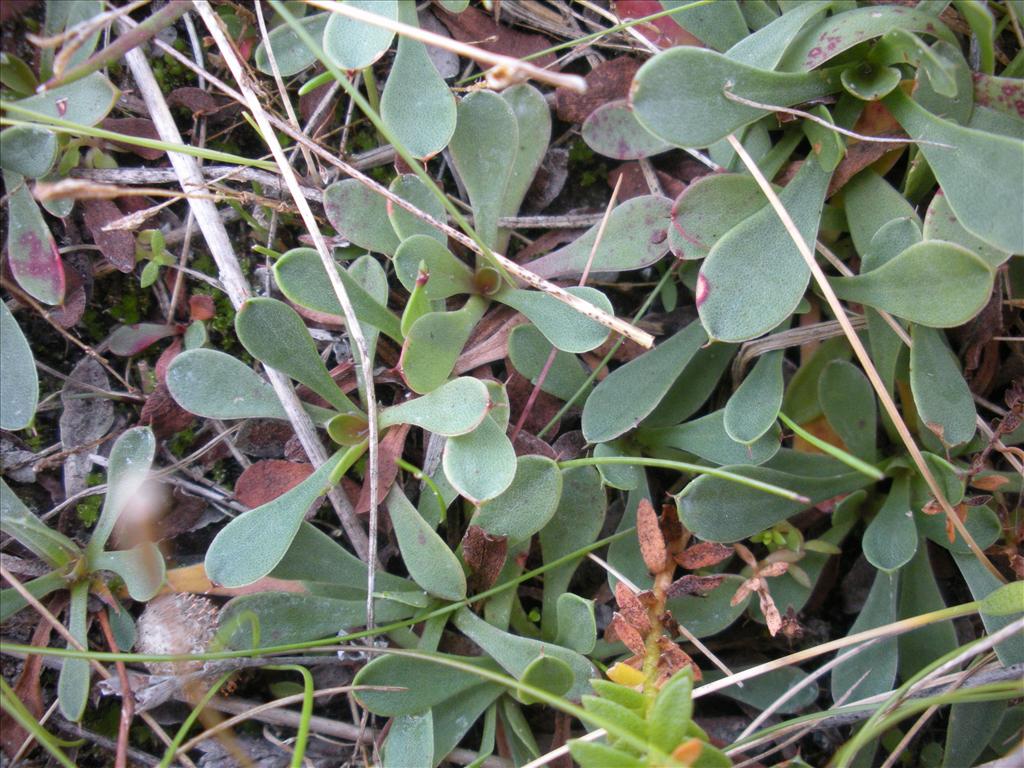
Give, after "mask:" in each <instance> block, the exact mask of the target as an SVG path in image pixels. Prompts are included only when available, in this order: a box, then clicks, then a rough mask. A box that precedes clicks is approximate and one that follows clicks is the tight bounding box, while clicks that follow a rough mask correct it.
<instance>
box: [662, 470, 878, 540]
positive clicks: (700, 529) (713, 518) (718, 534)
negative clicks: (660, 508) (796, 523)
mask: <svg viewBox="0 0 1024 768" xmlns="http://www.w3.org/2000/svg"><path fill="white" fill-rule="evenodd" d="M801 461H802V462H808V461H809V459H802V460H801ZM772 463H773V464H774V463H775V462H774V461H773V462H772ZM833 464H835V465H838V466H835V468H834V469H832V470H831V472H830V474H827V475H826V474H817V475H810V474H806V475H797V474H792V473H791V472H789V471H780V470H779V469H775V468H773V467H769V466H760V467H751V466H736V467H724V469H727V470H729V471H730V472H733V473H735V474H738V475H742V476H743V477H749V478H752V479H755V480H761V481H763V482H766V483H771V484H772V485H777V486H780V487H782V488H786V489H787V490H790V491H795V492H796V493H800V494H803V495H805V496H807V497H808V498H810V499H811V503H812V504H813V503H817V502H819V501H823V500H825V499H830V498H832V497H833V496H838V495H839V494H841V493H849V492H850V491H855V490H857V489H858V488H863V487H864V486H866V485H868V484H869V483H870V482H871V481H870V479H869V478H867V477H865V476H864V475H862V474H860V473H859V472H852V473H851V472H847V471H845V470H846V467H844V466H843V465H841V464H839V463H838V462H833ZM676 504H677V505H678V507H679V517H680V519H681V520H682V521H683V524H684V525H686V527H687V528H689V529H690V530H691V531H692V532H693V534H694V535H695V536H698V537H699V538H701V539H704V540H705V541H721V542H733V541H739V540H740V539H745V538H748V537H750V536H753V535H754V534H755V533H758V532H759V531H763V530H764V529H765V528H771V527H772V526H773V525H775V524H776V523H779V522H782V521H783V520H785V519H786V518H788V517H791V516H793V515H795V514H796V513H797V512H801V511H802V510H804V509H807V507H808V506H809V505H808V504H801V503H800V502H796V501H788V500H787V499H783V498H781V497H779V496H770V495H768V494H766V493H764V492H763V491H759V490H757V489H754V488H749V487H747V486H745V485H739V484H737V483H734V482H731V481H729V480H723V479H721V478H717V477H712V476H710V475H702V476H701V477H698V478H697V479H696V480H694V481H692V482H691V483H690V484H689V485H687V486H686V487H685V488H684V489H683V491H682V492H681V493H680V494H679V495H678V496H676Z"/></svg>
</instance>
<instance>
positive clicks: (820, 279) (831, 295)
mask: <svg viewBox="0 0 1024 768" xmlns="http://www.w3.org/2000/svg"><path fill="white" fill-rule="evenodd" d="M726 138H727V140H728V141H729V144H730V146H731V147H732V148H733V151H735V152H736V154H737V155H739V157H740V159H741V160H742V161H743V164H744V165H745V166H746V167H747V170H748V171H749V172H750V174H751V175H752V176H753V177H754V180H755V181H757V184H758V186H759V187H760V188H761V191H762V192H763V193H764V195H765V197H767V198H768V202H769V203H770V204H771V206H772V209H773V210H774V211H775V213H776V215H778V217H779V219H780V221H781V222H782V224H783V226H784V227H785V228H786V232H788V233H789V236H790V239H792V241H793V244H794V245H795V246H796V248H797V250H798V251H799V252H800V255H801V256H802V257H803V259H804V262H805V263H806V265H807V267H808V269H810V271H811V274H812V275H814V281H815V282H816V283H817V284H818V288H819V289H820V290H821V292H822V295H824V297H825V300H826V301H827V302H828V305H829V307H830V308H831V309H832V313H833V314H834V315H835V317H836V320H838V321H839V324H840V325H841V326H842V328H843V333H845V334H846V338H847V340H848V341H849V342H850V346H851V347H852V348H853V352H854V354H855V355H856V356H857V359H858V360H859V361H860V364H861V367H862V368H863V369H864V373H865V374H867V377H868V379H869V380H870V381H871V386H872V387H874V390H875V393H876V394H877V395H878V399H879V400H880V401H881V403H882V407H883V408H885V411H886V413H887V414H888V415H889V418H890V419H891V420H892V423H893V425H894V426H895V427H896V431H897V432H898V433H899V436H900V438H901V439H902V440H903V443H904V445H905V446H906V448H907V451H909V453H910V456H911V458H912V459H913V461H914V465H915V466H916V467H917V470H918V472H920V473H921V476H922V477H923V478H924V480H925V482H926V483H927V484H928V489H929V490H930V491H931V493H932V496H934V497H935V500H936V501H938V502H939V505H940V506H941V507H942V509H943V511H944V512H945V513H946V518H947V519H948V520H949V521H950V522H951V523H952V524H953V526H954V527H955V528H956V530H957V533H959V534H960V536H962V537H963V540H964V541H965V542H966V544H967V546H968V547H970V550H971V552H973V553H974V556H975V557H976V558H978V561H979V562H980V563H981V564H982V565H984V566H985V568H986V569H988V571H989V572H990V573H991V574H992V575H993V576H995V577H996V578H997V579H998V580H999V582H1000V583H1005V582H1006V579H1005V578H1004V577H1003V575H1002V574H1001V573H1000V572H999V570H998V569H997V568H996V567H995V566H994V565H993V564H992V562H991V561H990V560H989V559H988V557H986V556H985V553H984V552H983V551H982V550H981V547H979V546H978V542H976V541H975V540H974V537H973V536H971V534H970V532H969V531H968V530H967V528H966V527H965V526H964V524H963V522H962V521H961V520H960V517H959V516H958V515H957V514H956V512H955V511H954V509H953V507H952V506H951V505H950V503H949V501H948V500H947V499H946V495H945V493H943V491H942V489H941V488H940V487H939V484H938V483H937V482H936V481H935V476H934V475H933V474H932V472H931V469H929V467H928V465H927V464H926V463H925V460H924V456H922V455H921V449H920V448H918V447H917V443H916V442H914V438H913V436H912V435H911V434H910V430H909V429H907V425H906V423H905V422H904V421H903V417H902V416H900V412H899V409H897V407H896V403H895V402H893V399H892V397H891V396H890V395H889V391H888V390H887V389H886V388H885V384H884V383H883V382H882V379H881V377H880V376H879V375H878V370H877V369H876V368H875V365H874V363H873V362H872V361H871V356H870V355H869V354H868V351H867V350H866V349H865V348H864V344H863V343H862V342H861V340H860V337H859V336H858V335H857V332H856V331H855V330H854V328H853V325H852V324H851V323H850V319H849V318H848V317H847V316H846V309H845V308H844V307H843V305H842V303H840V301H839V297H838V296H836V293H835V291H834V290H832V286H831V285H830V284H829V282H828V278H827V277H825V273H824V272H823V271H822V269H821V267H820V266H819V264H818V262H817V261H816V260H815V258H814V254H813V253H811V249H810V248H808V247H807V243H806V242H804V239H803V237H802V236H801V234H800V230H798V229H797V227H796V224H794V223H793V219H792V217H791V216H790V215H789V211H787V210H786V207H785V206H784V205H783V204H782V201H781V200H779V196H778V195H777V194H775V190H774V189H772V185H771V184H770V183H769V182H768V180H767V179H766V178H765V177H764V174H763V173H761V169H760V168H759V167H758V166H757V163H755V162H754V160H753V159H752V158H751V157H750V154H749V153H748V152H747V150H746V148H745V147H744V146H743V144H742V143H740V141H739V140H738V139H737V138H736V136H735V135H734V134H731V133H730V134H729V135H728V136H727V137H726Z"/></svg>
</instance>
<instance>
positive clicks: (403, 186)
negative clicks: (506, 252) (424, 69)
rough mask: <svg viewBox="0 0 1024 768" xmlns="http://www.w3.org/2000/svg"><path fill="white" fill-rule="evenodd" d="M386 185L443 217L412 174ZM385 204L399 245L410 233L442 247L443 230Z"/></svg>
mask: <svg viewBox="0 0 1024 768" xmlns="http://www.w3.org/2000/svg"><path fill="white" fill-rule="evenodd" d="M431 66H433V65H431ZM389 82H390V81H389ZM452 104H453V107H452V108H453V109H454V102H452ZM453 125H454V123H453ZM388 189H390V190H391V191H392V192H394V193H395V194H396V195H398V196H399V197H400V198H402V199H403V200H406V201H408V202H410V203H412V204H413V205H415V206H416V207H417V208H419V209H420V210H421V211H423V212H424V213H428V214H430V216H431V217H432V218H434V219H436V220H437V221H440V222H444V221H445V219H446V217H447V213H446V211H445V209H444V204H443V203H442V202H441V201H440V200H438V199H437V196H436V195H435V194H434V192H433V190H431V189H430V188H429V187H428V186H427V185H426V184H424V183H423V181H422V179H420V177H419V176H417V175H416V174H413V173H404V174H402V175H401V176H396V177H395V178H394V180H393V181H392V182H391V184H390V186H389V187H388ZM386 207H387V212H388V220H389V221H390V222H391V227H392V229H394V230H395V235H397V237H398V239H399V241H400V242H401V243H402V244H403V245H404V244H405V241H406V240H407V239H409V238H411V237H414V236H424V235H425V236H427V237H429V238H431V239H432V240H435V241H436V242H437V243H438V244H439V245H440V246H441V247H442V249H443V248H444V245H445V243H446V242H447V240H448V238H447V236H446V235H445V234H444V232H441V231H440V230H439V229H437V228H436V227H433V226H431V225H430V224H428V223H427V222H425V221H423V220H422V219H418V218H416V217H415V216H413V215H412V214H411V213H409V211H407V210H405V209H404V208H402V207H401V206H398V205H395V204H394V203H392V202H391V201H390V200H389V201H388V202H387V204H386ZM401 250H402V248H401V245H399V247H398V249H396V251H395V253H394V255H395V258H396V260H397V257H398V253H399V251H401ZM420 258H421V259H423V258H425V257H423V256H421V257H420ZM453 258H454V257H453ZM413 282H415V273H413ZM402 284H403V285H405V287H406V288H408V289H409V290H412V286H411V285H408V284H406V282H405V280H402Z"/></svg>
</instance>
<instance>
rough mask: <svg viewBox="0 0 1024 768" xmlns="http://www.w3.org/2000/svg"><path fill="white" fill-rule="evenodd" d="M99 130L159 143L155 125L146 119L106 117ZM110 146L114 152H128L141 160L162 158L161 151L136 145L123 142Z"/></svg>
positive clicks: (115, 142) (162, 152)
mask: <svg viewBox="0 0 1024 768" xmlns="http://www.w3.org/2000/svg"><path fill="white" fill-rule="evenodd" d="M100 128H103V129H104V130H107V131H113V132H114V133H123V134H124V135H125V136H134V137H136V138H139V139H152V140H153V141H160V134H159V133H158V132H157V130H156V125H154V124H153V121H152V120H150V119H149V118H147V117H108V118H106V119H104V120H103V121H102V122H101V123H100ZM110 146H111V148H112V149H113V150H114V151H115V152H130V153H132V154H134V155H138V156H139V157H141V158H142V159H143V160H159V159H160V158H161V157H163V156H164V151H163V150H162V149H150V148H149V147H140V146H138V145H137V144H128V143H127V142H123V141H114V142H111V144H110Z"/></svg>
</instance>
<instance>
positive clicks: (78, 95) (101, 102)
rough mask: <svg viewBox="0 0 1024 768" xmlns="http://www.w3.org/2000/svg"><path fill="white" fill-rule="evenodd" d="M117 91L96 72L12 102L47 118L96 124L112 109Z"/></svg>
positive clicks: (115, 101)
mask: <svg viewBox="0 0 1024 768" xmlns="http://www.w3.org/2000/svg"><path fill="white" fill-rule="evenodd" d="M120 95H121V92H120V91H119V90H117V88H115V87H114V86H113V84H111V82H110V81H109V80H107V78H105V77H104V76H103V75H101V74H100V73H99V72H93V73H92V74H91V75H86V76H85V77H83V78H82V79H81V80H76V81H75V82H73V83H68V84H67V85H58V86H57V87H56V88H53V89H51V90H48V91H46V92H45V93H39V94H36V95H35V96H29V97H28V98H27V99H22V100H20V101H16V102H14V103H15V104H16V105H17V106H19V107H22V108H24V109H31V110H32V111H33V112H39V113H40V114H43V115H46V116H47V117H56V118H59V119H61V120H67V121H69V122H72V123H78V124H80V125H96V124H97V123H98V122H100V121H101V120H102V119H103V118H104V117H106V116H107V115H108V114H109V113H110V110H111V109H113V108H114V104H116V103H117V99H118V97H119V96H120Z"/></svg>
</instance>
